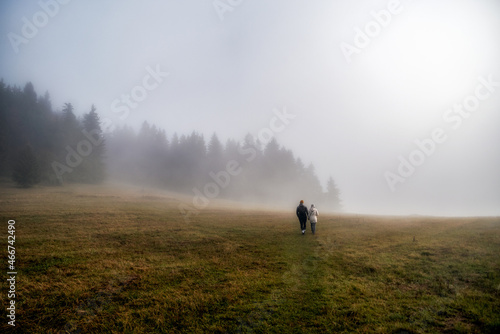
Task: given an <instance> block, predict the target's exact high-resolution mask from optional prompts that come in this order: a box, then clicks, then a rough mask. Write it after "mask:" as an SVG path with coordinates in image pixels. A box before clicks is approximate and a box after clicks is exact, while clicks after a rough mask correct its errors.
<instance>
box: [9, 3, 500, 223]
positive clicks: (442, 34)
mask: <svg viewBox="0 0 500 334" xmlns="http://www.w3.org/2000/svg"><path fill="white" fill-rule="evenodd" d="M66 1H67V0H66ZM61 2H64V1H62V0H61ZM40 3H44V4H51V5H50V6H49V7H47V8H49V10H51V11H53V12H52V13H51V14H53V15H52V17H51V16H49V15H47V14H43V9H42V7H41V5H40ZM214 3H220V4H226V6H231V9H232V10H231V11H226V12H224V13H223V14H221V15H222V17H223V20H221V19H220V16H219V13H218V12H217V10H216V9H215V7H214ZM391 3H393V1H349V2H348V1H326V0H321V1H320V0H317V1H306V0H301V1H298V0H297V1H290V0H275V1H263V0H252V1H249V0H243V1H237V0H232V1H229V0H220V1H212V0H209V1H195V0H193V1H168V0H164V1H159V0H157V1H141V2H139V1H111V0H109V1H97V0H95V1H78V0H72V1H69V3H67V4H59V2H57V1H56V0H42V1H40V2H38V1H31V2H28V1H23V2H21V1H14V0H7V1H2V3H1V4H0V13H1V14H0V15H1V17H0V36H1V39H0V60H1V63H0V64H1V65H0V77H1V78H3V80H4V81H5V83H6V84H10V85H19V86H24V84H25V83H26V82H27V81H31V82H33V84H34V85H35V89H36V90H37V92H38V93H39V94H43V93H44V92H45V91H47V90H48V91H49V93H50V94H51V97H52V102H53V106H54V108H55V109H60V108H61V107H62V105H63V103H65V102H71V103H73V105H74V106H75V108H76V110H77V111H78V112H79V113H84V112H87V111H89V110H90V106H91V104H95V105H96V107H97V111H98V112H99V114H100V115H101V118H108V119H109V120H110V121H111V122H112V123H113V124H122V121H121V120H120V119H119V117H118V116H119V115H118V114H117V113H115V112H113V110H112V107H111V104H112V103H113V101H114V100H116V99H118V100H119V99H120V98H121V96H122V95H123V94H130V93H131V91H132V89H133V88H134V87H136V86H140V85H142V82H143V78H144V77H145V76H146V75H147V74H148V72H147V70H146V68H147V67H148V66H149V67H150V68H153V69H155V68H156V67H157V66H159V68H160V69H161V71H165V72H168V73H169V75H168V77H166V78H164V79H163V82H161V83H160V84H159V85H158V87H157V88H155V89H153V90H151V91H148V93H147V97H146V98H145V99H144V100H143V101H140V102H139V103H138V106H137V107H136V108H135V109H130V114H129V116H128V117H127V118H126V119H125V123H127V124H130V125H133V126H135V127H137V124H140V123H141V122H142V121H144V120H147V121H149V122H150V123H154V124H156V125H157V126H159V127H161V128H164V129H165V130H166V131H167V133H168V134H169V135H171V134H173V133H174V132H178V133H189V132H191V131H193V130H196V131H198V132H201V133H204V134H205V136H206V138H207V139H208V138H209V136H210V135H211V134H212V133H213V132H216V133H217V134H219V136H220V137H221V139H226V138H229V137H231V138H236V139H242V138H243V136H244V135H245V134H246V133H252V134H254V135H257V134H258V133H259V131H260V130H261V129H263V128H265V127H268V126H269V122H270V120H271V119H272V117H273V116H274V114H273V109H275V108H278V109H280V110H282V109H283V108H286V110H287V111H288V112H289V113H291V114H294V115H296V118H295V119H294V120H293V121H291V123H290V124H289V125H288V126H287V127H286V128H285V130H283V131H282V132H280V133H277V134H276V137H277V139H278V141H279V142H280V144H282V145H285V146H286V147H288V148H291V149H292V150H293V151H294V153H295V154H296V155H297V156H299V157H301V158H302V159H303V160H304V161H305V162H306V163H309V162H312V163H313V164H314V165H315V167H316V169H317V172H318V175H319V177H320V179H321V180H322V181H323V182H325V181H326V178H327V177H328V176H329V175H332V176H333V177H334V179H335V180H336V181H337V183H338V185H339V188H340V189H341V191H342V198H343V200H344V206H345V209H346V211H349V212H363V213H393V214H437V215H499V214H500V173H499V171H500V150H499V148H498V144H499V143H500V131H499V125H500V84H499V85H498V86H496V87H495V86H493V88H492V90H493V92H492V93H490V94H489V96H488V97H487V98H485V99H483V100H481V101H479V105H478V106H477V108H476V109H475V111H474V112H471V113H470V116H469V117H468V118H463V117H461V116H460V118H461V119H462V122H461V124H460V126H458V127H457V128H456V129H455V128H453V125H456V123H455V122H458V121H457V120H456V118H457V117H458V116H457V115H458V114H453V115H452V114H449V115H448V116H453V117H455V118H454V120H453V121H452V120H451V119H448V121H445V120H444V119H443V115H445V114H446V112H447V110H448V109H450V108H453V106H454V105H455V104H457V103H463V102H464V100H465V99H466V98H467V97H470V96H474V94H475V91H476V88H477V87H478V85H480V81H479V80H478V78H479V77H483V78H485V79H487V78H488V77H489V76H492V80H493V81H494V82H500V61H499V60H500V15H499V14H500V3H499V2H498V1H495V0H489V1H486V0H485V1H473V0H470V1H468V0H467V1H466V0H461V1H451V0H443V1H439V2H438V1H425V0H422V1H410V0H401V1H400V2H399V5H397V6H395V8H396V10H394V12H393V13H392V14H391V17H390V20H387V21H388V23H387V24H385V26H381V25H380V24H379V25H378V27H379V28H380V31H379V32H378V34H372V36H373V37H368V39H369V43H368V45H367V46H366V47H363V48H358V49H359V50H358V51H359V52H358V53H355V54H353V55H352V56H351V57H350V60H351V61H350V62H348V61H347V59H346V57H345V56H344V54H343V52H342V50H341V45H342V43H347V44H350V45H352V46H356V43H355V38H356V37H357V36H356V34H357V33H356V30H355V29H356V28H357V27H358V28H360V29H361V30H365V28H370V27H372V28H373V29H376V27H377V25H376V22H377V21H376V20H375V18H374V17H373V15H372V14H371V13H372V12H375V13H381V11H382V10H384V11H387V9H388V8H391V9H392V8H393V7H392V6H393V5H392V4H391ZM53 4H58V5H57V7H58V8H56V7H54V5H53ZM231 4H233V5H231ZM389 13H390V12H389ZM380 15H382V14H380ZM23 17H25V18H26V19H27V20H28V21H29V22H31V23H33V22H34V20H36V19H38V25H39V27H38V28H37V29H38V31H37V32H36V33H33V31H31V32H30V31H29V29H27V27H24V29H23V26H25V25H26V23H25V22H26V21H23ZM44 18H47V20H46V22H44ZM381 18H382V19H384V18H385V19H387V17H384V16H383V15H382V16H381ZM35 23H36V22H35ZM365 31H366V30H365ZM370 32H371V33H373V32H374V30H371V31H369V33H370ZM375 32H376V31H375ZM9 33H13V34H16V35H17V36H18V37H19V38H24V37H29V38H26V39H25V40H24V41H25V43H20V44H19V43H16V42H12V41H11V40H12V38H13V37H12V36H13V35H12V34H11V35H10V39H9ZM23 33H24V34H23ZM26 33H28V35H26ZM30 33H31V35H29V34H30ZM23 36H24V37H23ZM358 37H359V36H358ZM358 42H359V41H358ZM13 45H14V46H13ZM344 45H345V44H344ZM358 45H359V43H358ZM16 48H17V49H18V50H17V52H16V50H15V49H16ZM151 82H153V81H151ZM480 92H482V93H485V92H486V93H487V92H488V91H487V90H485V88H480ZM483 95H484V94H483ZM121 105H122V106H123V105H124V104H123V103H122V104H121ZM436 128H442V129H443V131H444V134H445V135H446V138H447V139H446V141H445V142H444V143H441V144H437V145H436V147H435V149H434V151H433V153H432V154H430V155H429V156H426V157H425V161H423V163H422V164H421V165H419V166H416V167H415V170H414V172H413V174H412V175H410V176H409V177H407V178H405V179H406V181H405V182H404V183H397V184H395V186H394V188H395V190H394V191H391V189H390V187H389V185H388V182H387V181H386V178H385V176H384V173H386V172H392V173H394V174H395V175H396V174H397V173H398V166H399V163H400V161H399V158H398V157H399V156H402V157H404V158H406V159H408V158H409V156H410V155H411V154H412V152H414V151H415V150H416V149H418V147H417V146H416V144H415V143H414V141H415V140H417V139H418V140H423V139H425V138H430V136H431V133H432V131H433V130H434V129H436ZM416 154H417V155H418V153H416Z"/></svg>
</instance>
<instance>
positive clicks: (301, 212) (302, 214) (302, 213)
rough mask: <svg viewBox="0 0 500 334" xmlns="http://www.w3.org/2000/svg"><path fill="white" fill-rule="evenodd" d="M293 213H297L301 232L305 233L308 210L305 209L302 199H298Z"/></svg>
mask: <svg viewBox="0 0 500 334" xmlns="http://www.w3.org/2000/svg"><path fill="white" fill-rule="evenodd" d="M295 213H296V214H297V218H299V222H300V229H301V230H302V234H304V233H306V223H307V216H308V215H309V212H308V211H307V207H306V206H305V205H304V201H303V200H301V201H300V204H299V206H298V207H297V210H295Z"/></svg>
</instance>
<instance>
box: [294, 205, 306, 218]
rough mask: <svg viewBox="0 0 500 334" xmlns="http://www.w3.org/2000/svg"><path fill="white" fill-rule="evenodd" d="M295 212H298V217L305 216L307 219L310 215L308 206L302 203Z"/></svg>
mask: <svg viewBox="0 0 500 334" xmlns="http://www.w3.org/2000/svg"><path fill="white" fill-rule="evenodd" d="M295 213H296V214H297V217H298V218H299V219H301V218H302V219H304V218H305V219H306V220H307V216H308V215H309V210H307V206H305V205H304V204H302V203H300V204H299V206H298V207H297V210H295Z"/></svg>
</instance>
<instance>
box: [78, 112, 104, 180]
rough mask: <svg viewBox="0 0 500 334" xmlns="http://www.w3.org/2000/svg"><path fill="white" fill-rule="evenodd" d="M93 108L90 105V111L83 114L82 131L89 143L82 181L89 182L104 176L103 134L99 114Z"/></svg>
mask: <svg viewBox="0 0 500 334" xmlns="http://www.w3.org/2000/svg"><path fill="white" fill-rule="evenodd" d="M95 110H96V108H95V107H94V105H92V108H91V110H90V112H89V113H88V114H85V115H84V116H83V131H84V133H85V134H86V137H87V139H88V141H89V142H90V144H91V154H90V155H89V156H88V157H85V160H84V162H83V166H82V169H83V171H82V175H83V179H84V181H86V182H89V183H100V182H102V181H103V180H104V178H105V165H104V149H105V146H104V135H103V133H102V129H101V122H100V120H99V115H97V113H96V112H95Z"/></svg>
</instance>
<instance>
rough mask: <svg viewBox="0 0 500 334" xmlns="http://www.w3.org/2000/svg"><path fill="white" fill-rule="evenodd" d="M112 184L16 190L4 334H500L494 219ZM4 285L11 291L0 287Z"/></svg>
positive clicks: (9, 190)
mask: <svg viewBox="0 0 500 334" xmlns="http://www.w3.org/2000/svg"><path fill="white" fill-rule="evenodd" d="M189 200H190V199H189V198H182V197H181V196H176V195H174V194H169V193H165V192H161V191H158V190H151V189H142V188H133V187H118V186H107V187H104V186H78V187H77V186H66V187H36V188H33V189H28V190H25V189H17V188H15V187H14V186H12V185H10V184H2V187H1V189H0V216H1V221H2V229H1V230H2V232H1V233H2V234H3V236H2V237H1V239H2V247H1V249H2V250H3V251H2V252H1V259H2V263H3V264H4V265H2V268H3V269H2V270H3V272H4V273H3V274H2V277H6V275H7V274H6V273H7V272H8V269H7V266H8V264H7V261H8V259H7V235H8V234H7V231H8V230H7V226H8V224H7V222H8V220H10V219H13V220H15V221H16V224H15V226H16V242H15V247H16V262H15V264H16V269H17V272H18V275H17V282H16V293H17V296H16V326H15V327H12V326H9V325H8V324H7V321H8V318H7V317H6V316H5V315H6V313H7V312H6V308H7V306H8V304H7V303H8V299H7V285H5V284H3V285H2V292H1V300H2V305H3V307H2V308H3V314H4V316H3V317H2V323H1V324H0V330H1V331H2V332H3V333H352V332H358V333H498V332H500V256H499V251H500V218H499V217H464V218H451V217H449V218H446V217H422V216H408V217H382V216H367V215H353V214H330V215H327V214H323V213H322V208H318V209H319V210H320V214H321V216H320V217H319V222H318V225H317V234H316V235H312V234H311V233H310V230H309V229H308V231H307V233H306V234H305V235H301V233H300V229H299V223H298V221H297V219H296V217H295V213H294V210H295V205H296V203H291V205H290V210H288V211H279V210H273V209H272V208H263V207H261V208H255V207H254V208H252V207H249V206H248V207H247V206H238V205H235V204H234V203H229V202H222V201H221V202H216V201H213V203H211V205H210V206H209V207H207V208H206V209H204V210H200V212H199V214H198V215H196V216H192V217H191V219H190V220H189V221H185V220H184V219H183V216H182V215H181V213H180V212H179V209H178V205H179V203H181V202H183V201H184V202H186V203H187V202H188V201H189ZM4 282H5V281H4Z"/></svg>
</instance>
